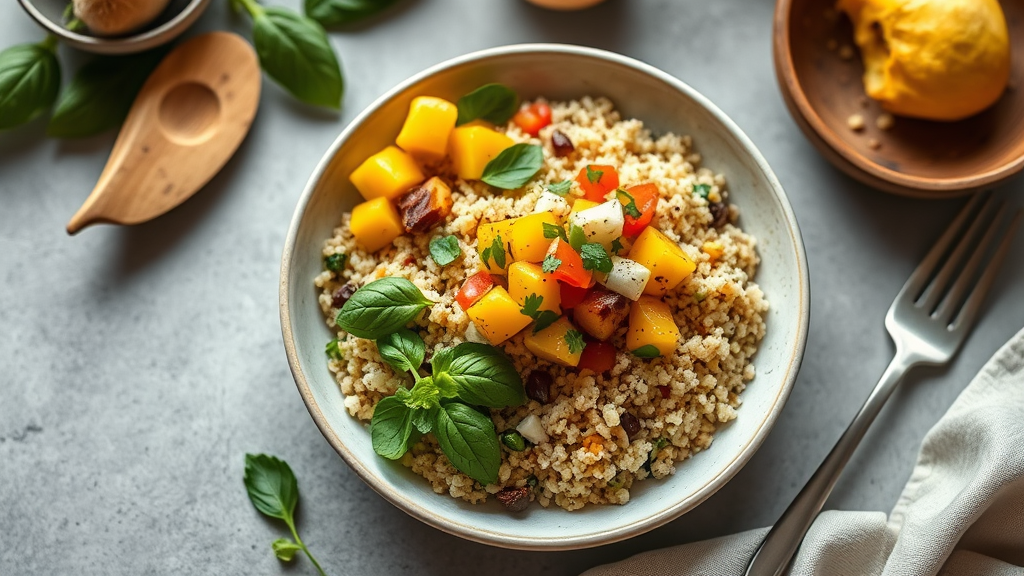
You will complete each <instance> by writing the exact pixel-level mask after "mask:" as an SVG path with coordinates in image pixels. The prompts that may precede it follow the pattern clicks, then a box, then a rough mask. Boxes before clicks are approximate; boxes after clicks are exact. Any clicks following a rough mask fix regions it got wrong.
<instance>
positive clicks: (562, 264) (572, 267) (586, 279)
mask: <svg viewBox="0 0 1024 576" xmlns="http://www.w3.org/2000/svg"><path fill="white" fill-rule="evenodd" d="M548 255H549V256H554V257H555V258H556V259H557V260H558V261H559V263H558V267H557V268H555V271H554V272H552V273H551V275H552V276H553V277H554V278H555V280H558V281H561V282H564V283H566V284H569V285H570V286H576V287H577V288H590V287H591V286H593V285H594V275H593V273H592V272H591V271H590V270H587V269H585V268H583V258H580V255H579V254H577V253H576V251H575V250H573V249H572V246H570V245H569V243H568V242H566V241H564V240H562V239H561V238H555V241H554V242H552V243H551V246H550V247H549V248H548Z"/></svg>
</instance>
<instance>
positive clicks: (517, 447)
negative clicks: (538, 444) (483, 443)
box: [498, 430, 526, 452]
mask: <svg viewBox="0 0 1024 576" xmlns="http://www.w3.org/2000/svg"><path fill="white" fill-rule="evenodd" d="M498 438H499V439H500V440H501V443H502V444H504V445H505V447H507V448H508V449H509V450H514V451H516V452H522V451H523V450H526V439H525V438H523V435H522V434H520V433H519V432H516V431H515V430H509V431H507V432H502V433H501V436H499V437H498Z"/></svg>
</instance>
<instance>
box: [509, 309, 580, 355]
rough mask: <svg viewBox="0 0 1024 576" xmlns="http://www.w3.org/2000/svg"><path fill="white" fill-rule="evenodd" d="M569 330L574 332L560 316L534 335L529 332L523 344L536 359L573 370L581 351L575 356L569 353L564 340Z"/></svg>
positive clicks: (567, 345)
mask: <svg viewBox="0 0 1024 576" xmlns="http://www.w3.org/2000/svg"><path fill="white" fill-rule="evenodd" d="M569 330H575V328H573V325H572V323H571V322H569V320H568V319H566V317H565V316H562V317H561V318H559V319H558V320H556V321H555V322H554V323H553V324H551V326H548V327H547V328H545V329H543V330H541V331H540V332H537V333H536V334H534V333H533V332H532V331H531V332H530V333H529V334H527V335H526V338H523V344H525V345H526V348H527V350H529V351H530V352H532V353H533V355H534V356H536V357H538V358H542V359H544V360H547V361H548V362H554V363H555V364H561V365H562V366H569V367H571V368H574V367H576V366H578V365H579V363H580V356H582V355H583V351H582V350H580V351H579V352H577V353H575V354H573V353H572V352H570V351H569V343H568V342H566V340H565V335H566V334H567V333H568V332H569Z"/></svg>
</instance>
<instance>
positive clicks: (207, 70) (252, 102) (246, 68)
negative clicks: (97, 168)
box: [67, 32, 260, 234]
mask: <svg viewBox="0 0 1024 576" xmlns="http://www.w3.org/2000/svg"><path fill="white" fill-rule="evenodd" d="M259 99H260V67H259V62H258V60H257V58H256V53H255V52H254V51H253V49H252V46H250V45H249V43H248V42H246V41H245V40H244V39H242V38H241V37H240V36H238V35H236V34H230V33H227V32H211V33H209V34H204V35H202V36H198V37H195V38H192V39H191V40H189V41H187V42H185V43H184V44H182V45H181V46H178V47H177V48H175V49H174V50H173V51H172V52H171V53H170V54H168V55H167V56H166V57H165V58H164V60H163V61H162V62H161V63H160V65H159V66H157V68H156V70H154V71H153V74H152V75H150V77H149V79H148V80H146V83H145V84H144V85H143V86H142V89H141V90H140V91H139V95H138V96H136V98H135V103H134V104H132V109H131V111H130V112H129V113H128V118H127V119H126V120H125V122H124V126H122V127H121V133H120V134H118V136H117V141H116V142H115V143H114V149H113V150H112V151H111V152H110V159H109V160H107V165H106V167H105V168H104V169H103V173H102V174H100V179H99V182H97V183H96V188H95V189H93V191H92V194H90V195H89V198H88V199H86V201H85V204H83V205H82V207H81V208H80V209H79V210H78V213H77V214H75V215H74V216H73V217H72V218H71V221H70V222H69V223H68V227H67V230H68V234H75V233H76V232H78V231H79V230H81V229H82V228H85V227H86V226H89V225H91V224H96V223H98V222H107V223H113V224H138V223H140V222H145V221H147V220H151V219H153V218H156V217H157V216H159V215H161V214H163V213H165V212H167V211H168V210H170V209H171V208H174V207H175V206H177V205H178V204H181V203H182V202H184V201H185V200H186V199H188V198H189V197H190V196H192V195H193V194H195V193H196V191H198V190H199V189H200V188H202V187H203V186H204V185H205V184H206V183H207V182H209V181H210V179H211V178H213V176H214V175H215V174H216V173H217V172H218V171H220V169H221V168H222V167H223V166H224V164H225V163H226V162H227V161H228V159H229V158H231V155H232V154H234V153H235V150H237V149H238V146H239V145H240V144H241V143H242V139H243V138H245V135H246V133H248V132H249V126H250V125H251V124H252V120H253V117H254V116H255V115H256V108H257V105H258V104H259Z"/></svg>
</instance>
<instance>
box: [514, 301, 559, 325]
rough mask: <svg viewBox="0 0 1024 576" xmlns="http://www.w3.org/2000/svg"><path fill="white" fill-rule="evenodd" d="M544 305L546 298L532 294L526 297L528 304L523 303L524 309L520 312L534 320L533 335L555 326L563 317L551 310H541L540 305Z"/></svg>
mask: <svg viewBox="0 0 1024 576" xmlns="http://www.w3.org/2000/svg"><path fill="white" fill-rule="evenodd" d="M543 303H544V297H543V296H539V295H537V294H530V295H529V296H527V297H526V302H524V303H523V308H522V309H521V310H520V312H521V313H523V314H524V315H526V316H529V317H530V318H533V322H534V324H533V333H534V334H536V333H537V332H540V331H541V330H543V329H545V328H547V327H548V326H551V325H552V324H554V322H555V321H556V320H558V319H559V318H560V317H561V316H559V315H558V314H556V313H555V312H552V311H551V310H541V309H540V305H541V304H543Z"/></svg>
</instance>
